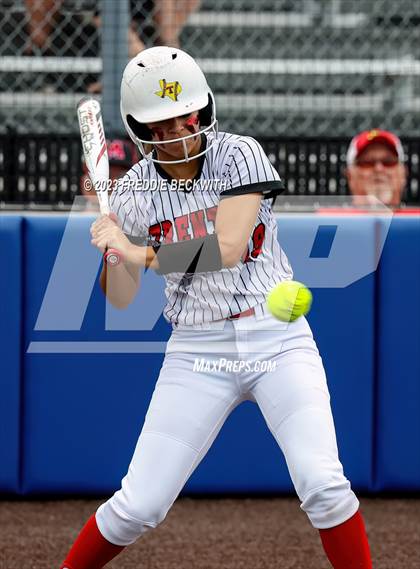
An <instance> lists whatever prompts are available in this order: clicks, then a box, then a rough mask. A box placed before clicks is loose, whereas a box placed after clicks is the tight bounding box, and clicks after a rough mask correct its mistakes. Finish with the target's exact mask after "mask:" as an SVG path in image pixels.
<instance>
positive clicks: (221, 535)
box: [0, 498, 420, 569]
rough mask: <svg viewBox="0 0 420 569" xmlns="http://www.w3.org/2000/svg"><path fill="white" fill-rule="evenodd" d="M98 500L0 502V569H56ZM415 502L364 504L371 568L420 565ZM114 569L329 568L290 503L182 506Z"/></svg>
mask: <svg viewBox="0 0 420 569" xmlns="http://www.w3.org/2000/svg"><path fill="white" fill-rule="evenodd" d="M99 503H100V501H98V500H66V501H42V502H41V501H40V502H27V501H25V502H19V501H16V502H9V501H3V502H0V568H1V569H58V567H59V565H60V563H61V561H62V560H63V558H64V556H65V554H66V552H67V549H68V548H69V546H70V545H71V542H72V540H73V539H74V538H75V537H76V534H77V532H78V530H79V529H80V527H81V525H82V524H83V523H84V521H85V520H86V519H87V518H88V517H89V515H90V514H91V513H92V512H93V511H95V509H96V508H97V506H98V505H99ZM419 510H420V499H372V498H369V499H368V498H364V499H362V511H363V512H364V515H365V519H366V525H367V530H368V534H369V538H370V542H371V547H372V552H373V557H374V567H375V569H418V568H419V567H420V561H419V559H420V530H419V526H420V523H419V522H420V515H419ZM109 567H110V568H114V569H117V568H118V569H216V568H217V569H245V568H249V569H271V568H272V569H328V568H329V567H330V566H329V563H328V561H326V559H325V557H324V555H323V551H322V547H321V544H320V541H319V537H318V532H317V531H316V530H314V529H313V528H312V526H311V525H310V524H309V522H308V520H307V518H306V515H305V514H304V513H303V512H302V511H301V510H300V509H299V503H298V501H297V500H296V499H293V498H271V499H269V498H264V499H254V498H249V499H213V500H210V499H191V498H183V499H181V500H179V501H178V502H177V503H176V504H175V506H174V507H173V509H172V510H171V511H170V513H169V515H168V517H167V519H166V521H165V522H164V523H163V524H162V525H161V526H160V527H159V528H158V529H156V530H155V531H152V532H150V533H149V534H147V535H146V536H145V537H143V539H142V540H139V541H138V542H137V543H136V544H135V545H133V546H131V547H129V548H128V549H126V550H125V551H124V552H123V553H122V554H121V555H120V556H119V557H118V558H117V559H116V560H114V562H113V563H112V564H109Z"/></svg>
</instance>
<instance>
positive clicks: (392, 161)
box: [356, 157, 400, 170]
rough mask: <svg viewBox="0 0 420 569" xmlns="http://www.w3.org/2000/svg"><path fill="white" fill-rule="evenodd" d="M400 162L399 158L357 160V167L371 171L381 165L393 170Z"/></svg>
mask: <svg viewBox="0 0 420 569" xmlns="http://www.w3.org/2000/svg"><path fill="white" fill-rule="evenodd" d="M399 163H400V161H399V160H398V158H396V157H395V158H378V159H376V160H356V166H358V167H359V168H363V169H364V170H369V169H371V168H374V167H375V166H376V164H381V165H382V166H383V167H384V168H393V167H394V166H396V165H397V164H399Z"/></svg>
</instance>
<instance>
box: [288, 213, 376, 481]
mask: <svg viewBox="0 0 420 569" xmlns="http://www.w3.org/2000/svg"><path fill="white" fill-rule="evenodd" d="M320 227H321V228H323V227H336V228H337V230H336V235H335V241H334V240H333V241H330V239H329V237H330V234H327V236H326V237H327V239H326V244H327V245H328V246H330V249H329V248H328V247H327V248H326V249H325V248H324V247H320V248H319V249H320V250H319V253H318V254H319V257H318V258H317V257H315V256H313V257H312V258H311V259H308V258H309V256H310V255H311V253H312V255H313V254H314V248H315V247H316V246H317V245H319V244H320V239H319V237H320V235H321V237H322V232H321V231H319V228H320ZM278 238H279V241H280V243H281V244H282V247H283V248H284V250H285V252H286V254H287V255H288V257H289V260H290V262H291V265H292V267H293V268H294V278H295V279H296V280H300V281H302V282H305V283H306V284H308V285H309V286H311V282H312V281H314V280H315V281H318V283H319V284H328V282H330V281H333V280H334V279H335V278H337V275H336V273H337V272H338V271H341V272H342V274H344V273H345V272H348V275H349V277H348V278H349V280H351V278H352V277H351V274H352V273H351V271H349V270H348V265H349V264H350V263H354V264H356V265H357V263H358V259H357V255H356V254H355V253H357V251H360V250H361V249H363V259H360V266H361V267H363V266H364V267H365V271H369V266H370V267H371V268H372V269H373V268H374V266H375V262H376V261H375V259H376V248H375V247H376V239H375V220H374V219H373V218H370V217H364V216H363V217H345V218H343V217H339V218H335V217H332V216H331V217H330V216H329V217H327V218H323V217H320V216H313V215H310V216H309V215H308V216H281V217H280V218H279V221H278ZM340 243H346V244H347V246H349V249H348V250H346V249H344V251H343V254H342V260H341V261H340V259H339V257H340V256H341V253H340V250H337V251H335V249H334V248H335V247H336V245H337V248H338V249H340V247H341V245H340ZM334 257H335V258H337V259H338V261H337V262H335V261H334ZM330 258H331V262H332V265H331V271H332V272H333V274H332V275H330V274H329V273H330V270H329V269H328V260H329V259H330ZM361 270H362V268H360V267H359V268H358V269H357V270H356V269H355V270H354V271H353V272H354V274H355V276H356V277H359V276H360V275H361V273H360V271H361ZM312 292H313V304H312V309H311V311H310V313H309V315H308V321H309V323H310V325H311V327H312V330H313V333H314V337H315V340H316V342H317V344H318V348H319V350H320V354H321V356H322V359H323V361H324V366H325V369H326V373H327V380H328V385H329V389H330V393H331V406H332V410H333V414H334V421H335V425H336V432H337V440H338V448H339V453H340V458H341V461H342V463H343V466H344V471H345V473H346V475H347V476H348V478H349V479H350V480H351V481H352V484H353V486H354V487H355V488H358V489H362V490H369V489H370V488H371V486H372V470H373V463H372V457H373V411H374V392H373V388H374V335H375V330H374V324H375V302H374V294H375V273H372V272H370V273H369V274H367V275H366V276H363V277H361V278H360V279H359V280H357V281H356V282H354V283H353V284H350V285H348V286H345V287H342V288H328V287H327V288H325V286H322V287H317V286H315V287H312Z"/></svg>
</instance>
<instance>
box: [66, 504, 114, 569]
mask: <svg viewBox="0 0 420 569" xmlns="http://www.w3.org/2000/svg"><path fill="white" fill-rule="evenodd" d="M123 549H124V547H123V546H121V545H114V544H112V543H110V542H109V541H107V540H106V539H105V538H104V536H103V535H102V534H101V532H100V531H99V529H98V526H97V524H96V519H95V516H94V515H93V516H91V517H90V518H89V519H88V521H87V522H86V524H85V526H84V527H83V528H82V530H81V532H80V533H79V536H78V537H77V539H76V541H75V542H74V544H73V547H72V548H71V549H70V551H69V553H68V554H67V557H66V560H65V561H64V563H63V564H62V565H61V568H60V569H101V568H102V567H103V566H104V565H106V564H107V563H108V561H111V559H113V558H114V557H115V556H116V555H118V553H120V552H121V551H122V550H123Z"/></svg>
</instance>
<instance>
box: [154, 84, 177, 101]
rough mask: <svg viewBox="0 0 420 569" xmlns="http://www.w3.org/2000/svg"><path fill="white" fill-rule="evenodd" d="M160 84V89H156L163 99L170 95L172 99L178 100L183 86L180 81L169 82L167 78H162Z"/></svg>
mask: <svg viewBox="0 0 420 569" xmlns="http://www.w3.org/2000/svg"><path fill="white" fill-rule="evenodd" d="M159 85H160V91H155V95H157V96H158V97H160V98H161V99H164V98H165V97H169V98H170V99H172V101H177V100H178V95H179V94H180V93H181V91H182V87H181V85H180V83H179V82H178V81H171V82H170V83H167V82H166V79H160V81H159Z"/></svg>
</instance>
